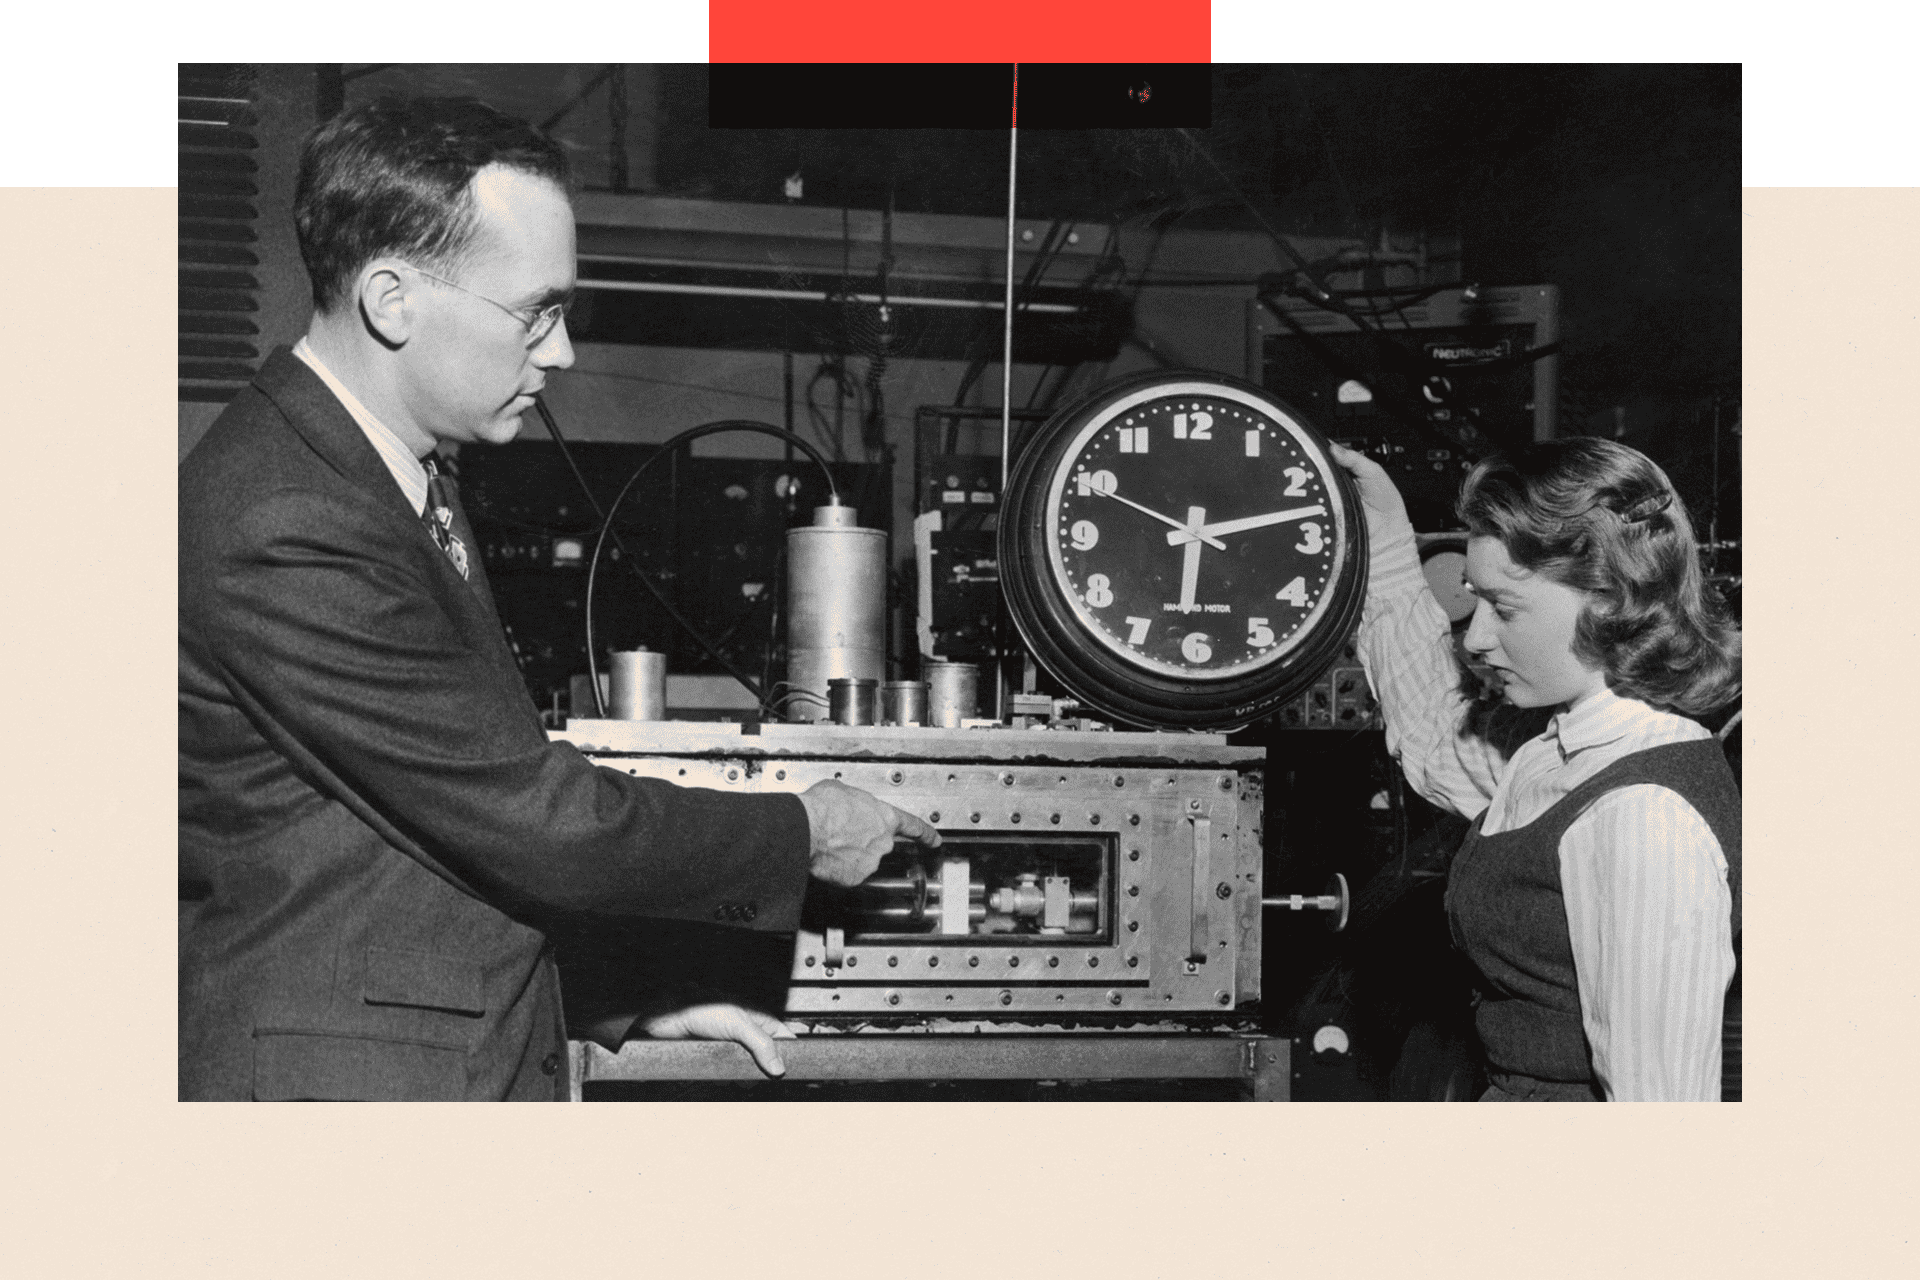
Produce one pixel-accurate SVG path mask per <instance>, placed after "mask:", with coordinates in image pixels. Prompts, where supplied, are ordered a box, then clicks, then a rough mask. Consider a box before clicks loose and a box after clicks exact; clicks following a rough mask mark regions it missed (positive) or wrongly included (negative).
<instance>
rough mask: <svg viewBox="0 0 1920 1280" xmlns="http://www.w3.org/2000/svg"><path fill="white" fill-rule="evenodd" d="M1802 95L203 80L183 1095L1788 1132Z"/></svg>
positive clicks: (759, 77) (186, 281)
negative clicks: (1782, 933) (1778, 369)
mask: <svg viewBox="0 0 1920 1280" xmlns="http://www.w3.org/2000/svg"><path fill="white" fill-rule="evenodd" d="M1741 87H1742V86H1741V67H1740V66H1739V65H1738V64H1737V63H1724V64H1700V63H1663V64H1658V65H1652V64H1649V65H1631V64H1605V65H1601V64H1594V65H1586V64H1529V63H1500V64H1485V65H1480V64H1460V63H1429V64H1395V65H1385V64H1382V65H1342V64H1331V63H1310V64H1300V65H1289V64H1268V63H1261V64H1247V65H1240V64H1233V63H1217V64H1211V65H1208V64H1182V65H1144V64H1142V65H1104V64H1093V65H1077V66H1072V67H1068V66H1061V65H1049V64H1038V65H1033V66H1025V65H1023V66H1020V67H1018V68H1017V69H1016V68H1015V67H1014V66H1012V65H1006V66H986V65H971V64H958V65H954V66H949V67H944V68H938V69H930V68H927V67H902V66H892V65H887V64H861V65H847V66H821V65H814V64H795V65H791V66H784V67H781V68H777V69H776V68H771V67H755V66H752V65H745V64H736V65H733V66H730V67H725V68H724V69H723V68H721V67H716V66H710V65H708V64H704V63H674V64H659V65H647V64H624V63H621V64H567V63H540V64H525V65H520V64H471V65H467V64H463V65H443V64H371V63H365V64H362V63H320V64H314V63H299V64H294V63H274V64H182V65H181V66H180V68H179V99H178V109H179V254H180V261H179V313H178V317H179V318H178V339H179V368H178V375H179V390H178V403H179V465H178V503H179V505H178V555H179V561H178V564H179V577H178V610H179V687H178V699H179V701H178V717H179V721H178V723H179V800H178V821H179V851H178V860H179V951H178V966H179V974H178V977H179V983H178V991H179V1041H178V1097H179V1098H180V1099H182V1100H215V1099H233V1100H245V1099H254V1100H319V1099H328V1100H546V1101H553V1100H558V1101H566V1100H574V1101H602V1102H617V1101H720V1102H729V1101H730V1102H747V1101H785V1102H805V1101H823V1102H825V1101H874V1100H884V1101H1000V1102H1016V1101H1018V1102H1025V1101H1032V1102H1052V1101H1057V1102H1072V1101H1108V1102H1111V1101H1186V1100H1205V1101H1249V1102H1284V1101H1359V1102H1368V1101H1372V1102H1381V1101H1410V1102H1412V1101H1460V1102H1471V1101H1738V1100H1740V1098H1741V1096H1742V1091H1741V1070H1740V1066H1741V951H1742V948H1741V909H1740V908H1741V793H1740V785H1741V697H1742V688H1743V685H1742V674H1741V670H1742V668H1741V652H1742V641H1741V634H1742V633H1741V626H1742V622H1741V583H1742V574H1743V562H1742V556H1741V548H1742V541H1743V539H1742V526H1741V512H1742V503H1741V475H1742V458H1741V441H1742V426H1741V424H1742V417H1741V409H1742V404H1741V372H1742V370H1741V336H1742V335H1741V223H1740V216H1741V213H1740V210H1741V205H1740V200H1741V101H1742V99H1741ZM936 90H937V92H936ZM913 103H918V104H920V105H919V107H913V106H911V105H910V104H913ZM850 104H851V105H850ZM929 104H935V105H938V106H939V108H940V109H939V110H933V109H932V107H930V106H929ZM953 104H964V106H965V109H964V110H962V109H960V108H959V107H957V106H953ZM950 107H951V110H949V108H950ZM836 112H840V113H842V114H838V115H836V114H835V113H836ZM849 112H850V113H851V114H846V113H849ZM1755 750H1756V753H1758V751H1759V747H1758V745H1756V748H1755ZM1756 767H1757V766H1756ZM249 1114H257V1113H254V1112H249ZM594 1114H603V1113H594ZM916 1114H924V1113H916ZM1075 1114H1079V1113H1075ZM1235 1114H1240V1113H1237V1112H1236V1113H1235ZM1342 1114H1351V1112H1346V1111H1343V1112H1342ZM1396 1114H1403V1113H1396Z"/></svg>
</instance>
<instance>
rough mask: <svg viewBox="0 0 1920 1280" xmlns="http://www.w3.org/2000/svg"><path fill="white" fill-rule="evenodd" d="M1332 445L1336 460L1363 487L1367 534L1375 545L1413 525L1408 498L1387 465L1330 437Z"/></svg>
mask: <svg viewBox="0 0 1920 1280" xmlns="http://www.w3.org/2000/svg"><path fill="white" fill-rule="evenodd" d="M1328 445H1329V447H1331V448H1332V450H1333V460H1334V461H1335V462H1337V463H1339V464H1340V465H1341V466H1343V467H1345V468H1346V469H1347V471H1348V472H1349V473H1350V474H1351V475H1352V476H1353V480H1354V483H1355V484H1356V485H1358V486H1359V487H1360V505H1361V506H1362V507H1363V508H1365V510H1366V513H1367V536H1368V538H1369V540H1370V541H1371V542H1372V544H1373V545H1374V546H1376V547H1378V546H1383V545H1385V543H1386V542H1387V540H1388V538H1389V536H1398V535H1399V534H1400V532H1401V531H1402V530H1403V529H1408V528H1411V527H1412V522H1411V521H1409V520H1408V519H1407V503H1406V500H1405V499H1404V498H1402V497H1401V496H1400V490H1398V489H1396V488H1395V487H1394V484H1393V477H1392V476H1389V475H1388V474H1387V469H1386V468H1385V467H1383V466H1381V465H1380V464H1379V463H1377V462H1375V461H1374V460H1373V459H1372V458H1369V457H1368V456H1367V455H1366V454H1364V453H1357V452H1355V451H1354V450H1352V449H1349V448H1347V447H1346V446H1345V445H1338V444H1333V442H1332V441H1328Z"/></svg>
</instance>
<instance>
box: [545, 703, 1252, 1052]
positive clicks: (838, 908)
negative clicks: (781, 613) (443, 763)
mask: <svg viewBox="0 0 1920 1280" xmlns="http://www.w3.org/2000/svg"><path fill="white" fill-rule="evenodd" d="M554 736H555V737H556V738H559V739H561V740H563V741H567V742H571V743H573V744H574V745H575V746H576V747H578V748H580V750H581V751H583V752H584V753H586V754H587V755H588V756H590V757H591V758H592V759H593V760H594V762H595V763H596V764H598V765H600V766H601V767H603V768H609V769H619V770H623V771H625V772H627V773H630V774H634V775H636V776H642V777H654V778H661V779H664V780H666V781H668V782H672V783H675V784H677V785H681V786H695V787H708V788H712V789H715V790H721V791H727V790H738V791H742V792H779V791H787V792H800V791H804V790H805V789H806V788H808V787H809V786H812V785H813V784H814V783H816V782H819V781H821V780H823V779H828V778H837V779H839V780H841V781H843V782H846V783H848V784H849V785H852V786H856V787H859V788H861V789H863V790H865V791H868V792H871V793H872V794H874V795H876V796H879V797H880V798H882V799H884V800H886V801H888V802H889V803H891V804H894V805H897V806H899V807H900V808H902V809H905V810H907V811H909V812H911V813H914V814H917V815H918V816H919V817H921V818H924V819H925V820H926V821H928V822H929V823H931V824H932V825H933V826H934V827H936V828H937V829H939V831H940V832H941V834H942V836H943V837H944V839H945V844H944V845H943V847H942V848H941V849H938V850H932V851H923V850H918V849H917V848H914V849H908V848H906V847H902V848H901V849H899V850H896V852H895V853H894V854H892V855H890V856H889V858H888V859H887V860H886V861H885V862H883V864H882V866H881V869H880V872H879V873H878V874H877V875H876V876H875V877H874V878H873V879H872V880H870V881H868V883H867V884H865V885H862V886H860V887H859V888H857V889H852V890H846V891H841V892H835V893H816V894H815V895H814V896H813V898H812V899H810V901H809V906H808V915H807V918H806V919H805V920H804V921H803V927H802V929H801V931H800V933H799V935H798V937H797V939H796V942H795V946H794V954H793V968H792V972H791V978H790V985H789V988H788V993H787V1005H786V1012H787V1014H788V1016H789V1017H792V1018H798V1019H800V1020H803V1021H809V1022H814V1021H826V1022H830V1021H832V1020H834V1019H837V1018H841V1017H846V1018H850V1019H857V1020H860V1021H864V1022H872V1021H875V1020H881V1021H891V1020H892V1019H893V1018H898V1019H900V1020H901V1021H902V1022H935V1023H937V1022H941V1021H944V1020H946V1019H955V1020H958V1021H964V1022H966V1023H968V1024H969V1025H972V1026H975V1027H977V1026H978V1025H979V1024H980V1023H991V1022H1001V1021H1004V1022H1007V1023H1025V1024H1033V1023H1036V1022H1051V1021H1054V1020H1059V1019H1065V1020H1067V1021H1069V1022H1071V1023H1073V1024H1075V1025H1080V1026H1087V1025H1101V1024H1105V1025H1138V1024H1140V1023H1143V1022H1150V1021H1154V1020H1160V1019H1166V1020H1177V1021H1180V1022H1182V1023H1185V1024H1188V1025H1194V1024H1195V1018H1196V1015H1201V1018H1200V1021H1202V1022H1213V1021H1215V1020H1216V1019H1218V1018H1219V1016H1220V1015H1227V1016H1228V1017H1229V1018H1231V1017H1233V1016H1234V1015H1235V1014H1236V1013H1237V1014H1239V1015H1240V1016H1242V1017H1244V1016H1246V1015H1248V1014H1250V1013H1251V1012H1252V1011H1253V1010H1254V1009H1255V1007H1256V1006H1257V1003H1258V1000H1259V996H1260V912H1261V904H1260V892H1261V884H1260V870H1261V799H1262V783H1263V778H1262V767H1263V765H1264V761H1265V752H1263V751H1262V750H1260V749H1258V748H1246V747H1233V746H1228V745H1227V742H1226V739H1225V737H1224V736H1222V735H1217V734H1199V733H1185V734H1180V733H1103V732H1075V731H1061V730H1015V729H1004V728H995V729H929V728H893V727H868V726H861V727H843V726H839V725H830V724H806V725H792V724H771V723H769V724H763V725H760V726H758V727H757V731H752V732H750V731H748V730H747V728H745V727H743V726H741V725H737V724H709V723H679V722H635V721H611V720H575V721H572V722H571V723H570V724H569V726H568V727H567V728H566V729H565V730H562V731H558V732H556V733H555V734H554ZM820 887H821V886H816V889H819V888H820ZM1204 1015H1214V1017H1213V1018H1207V1017H1205V1016H1204Z"/></svg>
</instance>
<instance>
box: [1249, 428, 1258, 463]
mask: <svg viewBox="0 0 1920 1280" xmlns="http://www.w3.org/2000/svg"><path fill="white" fill-rule="evenodd" d="M1247 456H1248V457H1249V458H1257V457H1259V456H1260V428H1258V427H1255V428H1254V429H1253V430H1251V431H1249V432H1247Z"/></svg>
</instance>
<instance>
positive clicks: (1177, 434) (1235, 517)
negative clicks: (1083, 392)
mask: <svg viewBox="0 0 1920 1280" xmlns="http://www.w3.org/2000/svg"><path fill="white" fill-rule="evenodd" d="M1366 562H1367V545H1366V522H1365V518H1364V516H1363V515H1362V513H1361V510H1360V503H1359V497H1358V494H1357V492H1356V490H1355V488H1354V486H1353V482H1352V480H1351V479H1350V478H1349V477H1348V476H1347V474H1346V472H1345V471H1344V470H1342V469H1341V468H1340V467H1339V466H1338V465H1337V464H1336V463H1335V462H1334V461H1333V458H1332V456H1331V455H1330V454H1329V452H1328V450H1327V442H1326V438H1325V437H1324V436H1323V435H1322V434H1321V433H1320V432H1319V431H1318V430H1317V429H1315V428H1314V427H1313V426H1311V425H1310V424H1309V423H1308V422H1307V421H1306V420H1305V419H1304V418H1302V417H1301V416H1300V414H1299V413H1297V412H1296V411H1295V410H1293V409H1290V408H1288V407H1287V406H1286V405H1285V404H1283V403H1282V402H1281V401H1279V400H1277V399H1275V398H1274V397H1273V396H1271V395H1270V394H1268V393H1267V392H1265V391H1262V390H1261V389H1260V388H1258V387H1255V386H1252V385H1250V384H1248V383H1244V382H1240V381H1238V380H1235V379H1232V378H1223V377H1220V376H1218V375H1215V374H1208V373H1199V372H1172V373H1154V374H1146V375H1141V376H1138V377H1133V378H1126V379H1122V380H1120V381H1118V382H1114V383H1110V384H1108V385H1107V386H1105V387H1103V388H1101V389H1100V390H1099V391H1097V392H1095V393H1094V394H1093V395H1092V396H1090V397H1088V398H1087V399H1085V400H1082V401H1081V402H1080V403H1078V404H1076V405H1073V406H1072V407H1071V408H1068V409H1065V410H1063V411H1062V412H1060V413H1058V414H1056V415H1055V416H1054V417H1052V418H1051V419H1049V420H1048V421H1047V422H1046V423H1045V424H1044V425H1043V426H1042V427H1041V428H1040V429H1039V431H1038V432H1037V433H1036V434H1035V436H1034V437H1033V439H1032V440H1031V441H1030V442H1029V443H1028V444H1027V446H1026V448H1025V449H1024V450H1023V452H1022V453H1021V455H1020V458H1019V460H1018V463H1017V464H1016V465H1015V466H1014V468H1013V471H1012V473H1011V474H1010V476H1009V477H1008V480H1007V496H1006V502H1005V505H1004V507H1003V509H1002V516H1001V525H1000V565H1001V578H1002V581H1003V583H1004V585H1005V591H1006V595H1007V603H1008V608H1009V610H1010V611H1011V613H1012V615H1013V618H1014V622H1015V624H1016V625H1017V626H1018V627H1019V629H1020V634H1021V636H1022V637H1023V638H1024V639H1025V640H1026V642H1027V645H1028V647H1029V648H1031V649H1032V651H1033V653H1034V656H1035V657H1036V658H1037V659H1038V660H1039V661H1040V663H1041V665H1042V666H1044V667H1045V668H1047V670H1048V671H1050V672H1052V673H1053V675H1054V676H1055V677H1056V678H1057V679H1059V680H1060V682H1061V683H1062V684H1064V685H1066V686H1067V688H1068V689H1069V690H1071V691H1072V693H1073V694H1074V695H1075V696H1076V697H1078V698H1079V699H1080V700H1081V701H1082V702H1084V703H1086V704H1087V705H1088V706H1090V707H1093V708H1095V709H1097V710H1099V711H1102V712H1104V713H1106V714H1107V715H1109V716H1112V717H1113V718H1114V719H1116V720H1119V721H1121V722H1124V723H1127V724H1131V725H1144V726H1149V727H1157V728H1194V729H1201V728H1206V729H1219V728H1229V727H1234V726H1239V725H1244V724H1247V723H1248V722H1250V721H1253V720H1257V719H1259V718H1260V717H1262V716H1264V715H1267V714H1269V713H1270V712H1272V711H1273V710H1274V709H1275V708H1277V707H1278V706H1279V705H1280V704H1281V703H1284V702H1287V701H1289V700H1291V699H1292V698H1295V697H1298V696H1299V695H1300V694H1301V693H1302V692H1304V691H1305V689H1306V688H1307V687H1308V686H1309V685H1311V684H1312V683H1313V681H1314V680H1315V679H1317V678H1318V677H1319V676H1320V675H1321V674H1322V673H1323V672H1324V671H1325V670H1326V668H1327V666H1328V665H1329V664H1330V663H1331V662H1332V660H1333V659H1334V658H1335V657H1336V656H1337V655H1338V654H1339V652H1340V647H1341V645H1342V644H1343V643H1344V642H1345V641H1346V638H1347V635H1348V633H1349V632H1350V631H1351V629H1352V627H1353V623H1354V620H1355V619H1356V618H1357V617H1358V615H1359V611H1360V605H1361V603H1362V600H1363V597H1364V596H1365V594H1366Z"/></svg>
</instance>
